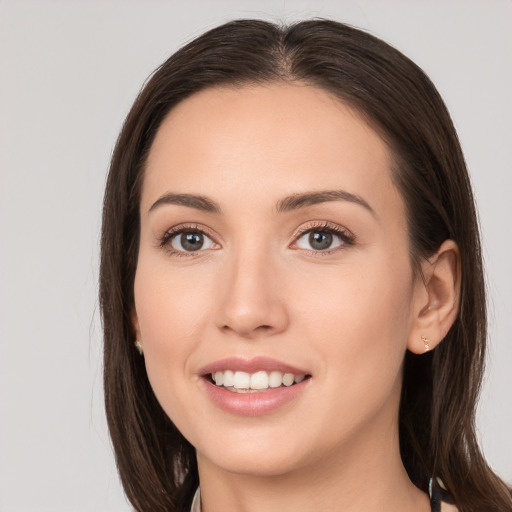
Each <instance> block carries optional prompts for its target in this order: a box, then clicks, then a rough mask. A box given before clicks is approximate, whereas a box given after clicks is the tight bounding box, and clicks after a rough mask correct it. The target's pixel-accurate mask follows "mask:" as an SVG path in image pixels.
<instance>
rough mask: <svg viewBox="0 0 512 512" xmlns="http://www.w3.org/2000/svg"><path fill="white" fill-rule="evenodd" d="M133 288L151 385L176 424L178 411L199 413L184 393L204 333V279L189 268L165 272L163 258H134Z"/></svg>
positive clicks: (208, 301)
mask: <svg viewBox="0 0 512 512" xmlns="http://www.w3.org/2000/svg"><path fill="white" fill-rule="evenodd" d="M134 293H135V308H136V312H137V320H138V324H139V330H140V336H141V341H142V344H143V348H144V360H145V364H146V371H147V374H148V378H149V381H150V383H151V387H152V388H153V391H154V393H155V395H156V397H157V399H158V401H159V402H160V404H161V405H162V407H163V409H164V410H165V411H166V413H167V414H168V416H169V417H170V418H171V419H172V420H173V422H174V423H175V424H176V425H177V426H178V428H180V422H181V421H182V420H181V418H182V416H183V412H182V411H184V410H188V414H191V413H192V414H193V415H194V414H201V411H194V410H193V405H192V404H190V403H188V398H187V397H188V396H189V394H190V392H191V386H194V385H195V382H194V379H195V378H196V377H195V375H194V374H193V373H192V372H191V371H190V366H191V360H192V358H193V357H194V354H197V352H198V350H199V347H200V346H201V341H202V340H203V338H204V336H203V332H204V326H205V322H206V321H207V318H208V311H207V308H208V305H209V304H210V305H211V290H210V285H209V283H208V282H207V281H205V279H202V278H201V276H198V275H196V276H195V278H194V279H191V276H190V273H187V272H185V273H183V272H171V271H170V266H169V265H166V264H165V261H164V262H163V263H162V262H161V261H155V260H151V258H147V259H144V258H140V259H139V266H138V268H137V273H136V276H135V285H134ZM210 307H211V306H210Z"/></svg>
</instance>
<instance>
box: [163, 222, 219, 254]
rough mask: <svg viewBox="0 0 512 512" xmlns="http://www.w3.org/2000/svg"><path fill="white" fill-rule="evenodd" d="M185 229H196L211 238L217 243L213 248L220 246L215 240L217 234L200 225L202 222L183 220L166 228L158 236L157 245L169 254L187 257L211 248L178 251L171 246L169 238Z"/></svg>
mask: <svg viewBox="0 0 512 512" xmlns="http://www.w3.org/2000/svg"><path fill="white" fill-rule="evenodd" d="M185 231H197V232H199V233H202V234H203V235H205V236H207V237H208V238H210V239H211V240H212V242H213V243H214V244H216V245H218V247H216V248H215V249H214V250H217V249H218V248H220V247H221V244H220V243H219V242H218V241H217V236H216V235H215V234H214V233H213V231H212V230H211V229H210V228H208V227H206V226H204V225H202V224H196V223H193V222H185V223H183V224H178V225H176V226H173V227H171V228H169V229H167V230H166V231H165V233H164V234H163V235H162V236H161V237H159V239H158V245H159V246H160V247H161V248H165V249H166V250H168V251H169V252H170V253H171V254H176V255H180V256H188V257H194V256H199V254H200V253H202V252H206V251H209V250H211V248H210V249H202V250H201V249H199V250H198V251H195V252H193V251H190V252H188V251H180V250H177V249H175V248H173V247H171V243H170V242H171V240H172V239H173V238H174V237H175V236H177V235H179V234H180V233H183V232H185Z"/></svg>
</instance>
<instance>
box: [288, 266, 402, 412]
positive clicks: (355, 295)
mask: <svg viewBox="0 0 512 512" xmlns="http://www.w3.org/2000/svg"><path fill="white" fill-rule="evenodd" d="M373 261H375V260H373ZM377 261H378V260H377ZM405 265H407V262H405ZM404 268H408V267H407V266H402V265H401V263H400V262H393V261H390V262H388V263H386V262H385V260H381V263H380V264H378V265H375V264H372V265H361V266H360V267H359V268H355V267H354V266H348V265H347V266H346V267H338V268H335V269H334V268H333V269H332V273H331V274H332V275H324V276H323V277H322V279H320V276H316V277H317V279H315V276H314V274H312V273H310V274H309V276H308V279H304V280H303V281H302V286H303V287H302V290H299V289H296V290H295V291H294V296H295V297H299V296H300V297H301V300H297V301H295V302H294V304H295V307H296V308H297V309H296V310H295V314H294V316H295V317H296V318H297V319H301V320H297V321H298V322H299V323H300V324H301V325H300V331H301V332H302V334H303V336H304V338H305V339H307V340H309V341H310V343H311V344H312V348H313V349H314V351H315V352H316V354H317V356H318V360H319V365H320V368H321V374H322V375H324V376H325V384H326V385H325V389H328V390H331V391H330V393H332V394H330V400H331V401H332V402H333V403H334V402H336V403H338V405H339V410H351V411H352V412H353V413H355V412H356V411H358V410H359V411H361V414H363V409H365V410H366V411H368V410H369V409H371V407H372V405H371V404H373V406H374V407H377V406H378V403H379V402H380V403H382V402H384V401H385V400H386V399H387V397H388V396H390V395H393V394H396V387H397V383H398V382H399V381H400V379H401V366H402V362H403V358H404V355H405V351H406V344H407V338H408V326H409V317H410V311H411V310H410V303H411V297H412V287H411V277H410V276H409V275H407V272H404V271H403V269H404ZM397 269H398V270H399V271H397ZM391 276H392V277H391Z"/></svg>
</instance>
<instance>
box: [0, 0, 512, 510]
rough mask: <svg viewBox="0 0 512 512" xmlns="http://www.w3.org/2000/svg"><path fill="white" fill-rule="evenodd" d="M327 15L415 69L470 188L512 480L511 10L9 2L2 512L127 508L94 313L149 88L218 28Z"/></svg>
mask: <svg viewBox="0 0 512 512" xmlns="http://www.w3.org/2000/svg"><path fill="white" fill-rule="evenodd" d="M317 16H320V17H332V18H335V19H337V20H340V21H345V22H348V23H351V24H353V25H356V26H359V27H362V28H365V29H367V30H369V31H371V32H372V33H374V34H376V35H378V36H380V37H382V38H383V39H385V40H387V41H388V42H390V43H392V44H393V45H395V46H396V47H397V48H399V49H400V50H402V51H403V52H405V53H406V54H407V55H408V56H410V57H411V58H412V59H413V60H415V61H416V62H417V63H418V64H419V65H420V66H421V67H422V68H423V69H424V70H425V71H426V72H427V73H428V74H429V75H430V77H431V78H432V79H433V81H434V83H436V85H437V86H438V88H439V90H440V92H441V94H442V95H443V97H444V98H445V100H446V102H447V104H448V107H449V109H450V111H451V114H452V116H453V119H454V121H455V125H456V126H457V129H458V132H459V135H460V139H461V142H462V145H463V148H464V151H465V155H466V158H467V162H468V165H469V169H470V172H471V175H472V179H473V182H474V187H475V192H476V197H477V201H478V206H479V209H480V219H481V225H482V232H483V240H484V250H485V260H486V268H487V274H488V288H489V305H490V311H491V315H490V339H491V345H490V351H489V359H488V366H487V376H486V381H485V386H484V388H483V393H482V400H481V403H480V407H479V414H478V429H479V432H480V438H481V441H482V446H483V449H484V452H485V454H486V456H487V457H488V460H489V462H490V464H491V465H492V466H493V467H494V468H495V469H496V470H497V471H498V473H500V474H501V475H502V476H503V477H504V478H505V479H506V480H507V481H509V482H512V442H511V436H510V433H511V432H512V399H511V397H512V375H511V372H512V344H511V332H512V286H511V285H512V229H511V228H512V200H511V199H512V172H511V163H512V137H511V136H512V100H511V91H512V69H511V62H512V3H511V2H510V1H506V0H504V1H498V0H481V1H471V0H459V1H453V0H452V1H451V0H443V1H431V0H430V1H418V0H408V1H405V0H403V1H391V0H373V1H371V0H360V1H355V0H354V1H348V0H347V1H343V0H338V1H334V0H333V1H327V0H324V1H314V0H310V1H307V0H304V1H291V0H290V1H285V0H272V1H251V0H224V1H221V0H217V1H215V0H210V1H208V0H204V1H199V0H195V1H194V0H189V1H164V0H160V1H148V0H145V1H113V0H111V1H85V0H84V1H72V0H67V1H44V0H39V1H33V2H28V1H23V0H21V1H20V0H16V1H5V0H4V1H2V0H0V343H1V347H0V512H27V511H30V512H42V511H52V512H60V511H76V512H81V511H87V512H89V511H107V510H109V511H127V510H130V507H129V505H128V504H127V502H126V500H125V498H124V496H123V493H122V490H121V487H120V484H119V480H118V477H117V473H116V469H115V464H114V461H113V456H112V450H111V445H110V440H109V437H108V432H107V429H106V424H105V418H104V412H103V402H102V400H103V398H102V385H101V378H102V377H101V371H102V363H101V325H100V321H99V314H98V305H97V288H98V286H97V280H98V240H99V230H100V211H101V203H102V194H103V186H104V182H105V176H106V171H107V168H108V163H109V158H110V155H111V152H112V148H113V145H114V143H115V139H116V137H117V134H118V132H119V129H120V127H121V123H122V121H123V119H124V116H125V115H126V114H127V111H128V109H129V107H130V105H131V103H132V101H133V100H134V98H135V95H136V94H137V92H138V90H139V88H140V87H141V85H142V84H143V82H144V81H145V79H146V78H147V77H148V75H149V74H150V73H151V72H152V71H153V70H154V69H155V68H156V67H157V66H158V65H159V64H160V63H161V62H162V61H163V60H164V59H165V58H166V57H167V56H169V55H170V54H171V53H172V52H173V51H174V50H176V49H177V48H178V47H179V46H181V45H182V44H184V43H185V42H187V41H189V40H190V39H191V38H193V37H195V36H197V35H199V34H200V33H202V32H204V31H205V30H206V29H208V28H211V27H213V26H215V25H217V24H219V23H221V22H224V21H227V20H229V19H233V18H240V17H253V18H254V17H256V18H265V19H271V20H274V21H283V22H290V21H294V20H297V19H302V18H308V17H317Z"/></svg>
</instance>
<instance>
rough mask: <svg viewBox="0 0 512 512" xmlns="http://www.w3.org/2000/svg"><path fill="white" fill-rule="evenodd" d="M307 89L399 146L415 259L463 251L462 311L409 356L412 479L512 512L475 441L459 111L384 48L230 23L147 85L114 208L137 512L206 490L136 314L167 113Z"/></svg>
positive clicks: (184, 502)
mask: <svg viewBox="0 0 512 512" xmlns="http://www.w3.org/2000/svg"><path fill="white" fill-rule="evenodd" d="M275 81H281V82H283V81H284V82H289V83H290V82H300V83H305V84H310V85H313V86H316V87H319V88H322V89H324V90H326V91H329V92H330V93H332V94H333V95H335V96H336V97H338V98H339V99H340V100H341V101H343V102H345V103H347V104H349V105H351V106H352V107H354V108H355V109H356V110H357V111H359V112H360V113H361V115H363V116H364V117H365V119H366V120H367V121H368V122H369V123H370V124H371V125H372V126H373V127H374V128H375V129H376V130H377V131H378V133H379V134H380V135H381V136H382V137H383V139H384V140H385V141H386V142H387V144H388V145H389V147H390V148H391V151H392V154H393V156H394V169H393V177H394V180H395V183H396V185H397V187H398V188H399V190H400V192H401V194H402V196H403V198H404V200H405V204H406V209H407V216H408V224H409V238H410V253H411V261H412V263H413V266H414V267H415V268H418V263H419V261H420V260H421V258H425V257H428V256H429V255H431V254H433V253H434V252H435V251H436V250H437V249H438V248H439V246H440V245H441V243H442V242H443V241H444V240H446V239H452V240H454V241H455V242H456V243H457V244H458V246H459V248H460V253H461V267H462V289H461V298H460V311H459V314H458V317H457V319H456V321H455V323H454V325H453V326H452V328H451V330H450V332H449V333H448V335H447V336H446V338H445V340H444V341H443V342H442V343H441V344H440V345H439V346H438V347H437V348H436V349H435V350H433V351H432V352H431V353H429V354H427V355H422V356H414V355H413V354H410V353H407V354H406V357H405V364H404V380H403V389H402V400H401V405H400V416H399V422H400V423H399V427H400V449H401V455H402V459H403V462H404V465H405V467H406V469H407V471H408V474H409V477H410V478H411V480H412V481H413V482H414V483H415V484H416V485H417V486H418V487H420V488H421V489H423V490H424V491H427V489H428V481H429V479H430V477H431V476H432V475H435V476H438V477H440V478H442V480H443V481H444V484H445V486H446V487H447V488H448V489H449V491H450V492H451V493H452V495H453V497H454V499H455V502H456V504H457V506H458V507H459V510H460V511H461V512H480V511H481V512H483V511H485V512H490V511H499V512H505V511H510V510H512V499H511V494H510V491H509V490H508V489H507V487H506V486H505V484H504V483H503V482H502V481H501V480H500V479H499V478H498V477H497V476H496V475H495V474H494V473H493V472H492V470H491V469H490V468H489V466H488V465H487V463H486V462H485V460H484V458H483V456H482V454H481V452H480V450H479V447H478V444H477V440H476V436H475V423H474V421H475V406H476V402H477V398H478V393H479V388H480V384H481V380H482V374H483V369H484V356H485V344H486V303H485V286H484V277H483V270H482V257H481V250H480V240H479V230H478V224H477V218H476V213H475V206H474V201H473V195H472V191H471V185H470V181H469V177H468V173H467V170H466V165H465V162H464V158H463V155H462V151H461V148H460V144H459V141H458V138H457V135H456V132H455V129H454V127H453V124H452V121H451V119H450V116H449V114H448V111H447V109H446V107H445V105H444V103H443V101H442V99H441V98H440V96H439V94H438V92H437V90H436V89H435V87H434V85H433V84H432V83H431V81H430V80H429V78H428V77H427V76H426V75H425V73H424V72H423V71H422V70H421V69H420V68H419V67H418V66H416V65H415V64H414V63H413V62H412V61H411V60H409V59H408V58H407V57H405V56H404V55H403V54H402V53H400V52H399V51H397V50H396V49H394V48H393V47H391V46H389V45H388V44H386V43H385V42H383V41H381V40H380V39H378V38H376V37H374V36H372V35H370V34H368V33H366V32H363V31H361V30H358V29H355V28H353V27H350V26H347V25H344V24H341V23H337V22H334V21H328V20H311V21H304V22H300V23H297V24H294V25H291V26H288V27H279V26H277V25H275V24H272V23H268V22H264V21H258V20H240V21H234V22H230V23H227V24H225V25H222V26H220V27H218V28H215V29H213V30H210V31H209V32H207V33H205V34H204V35H202V36H200V37H198V38H197V39H195V40H194V41H192V42H191V43H189V44H187V45H186V46H185V47H183V48H182V49H180V50H179V51H178V52H177V53H175V54H174V55H173V56H171V57H170V58H169V59H168V60H167V61H166V62H165V63H164V64H163V65H162V66H161V67H160V68H158V69H157V70H156V72H155V73H154V74H153V76H152V77H151V79H150V80H149V81H148V82H147V84H146V85H145V87H144V88H143V90H142V91H141V93H140V94H139V96H138V98H137V100H136V101H135V103H134V105H133V107H132V109H131V111H130V113H129V114H128V116H127V118H126V121H125V123H124V126H123V129H122V131H121V134H120V136H119V139H118V141H117V145H116V148H115V150H114V154H113V157H112V163H111V167H110V173H109V176H108V181H107V187H106V192H105V199H104V210H103V229H102V238H101V270H100V302H101V312H102V319H103V327H104V339H105V348H104V387H105V404H106V411H107V419H108V425H109V428H110V434H111V437H112V441H113V445H114V450H115V455H116V461H117V465H118V469H119V473H120V476H121V480H122V483H123V486H124V489H125V492H126V494H127V496H128V498H129V500H130V501H131V503H132V504H133V506H134V507H135V509H136V510H139V511H142V510H144V511H152V512H157V511H162V512H163V511H166V512H168V511H170V510H175V511H181V510H186V508H187V507H188V506H189V504H190V501H191V497H192V494H193V492H194V489H195V487H196V486H197V485H198V473H197V463H196V459H195V452H194V448H193V447H192V446H191V445H190V444H189V443H188V442H187V441H186V440H185V438H184V437H183V436H182V435H181V433H180V432H179V431H178V430H177V429H176V428H175V427H174V425H173V424H172V422H171V420H170V419H169V418H168V417H167V416H166V414H165V413H164V411H163V410H162V408H161V407H160V405H159V404H158V402H157V400H156V398H155V396H154V394H153V391H152V390H151V387H150V385H149V382H148V378H147V375H146V370H145V367H144V363H143V360H142V359H141V358H140V356H139V355H138V354H137V352H136V350H135V348H134V345H133V342H134V333H133V330H132V326H131V320H130V318H131V313H132V311H133V307H134V300H133V283H134V275H135V269H136V265H137V252H138V243H139V242H138V240H139V200H140V191H141V182H142V180H143V175H144V165H145V161H146V158H147V155H148V152H149V150H150V148H151V144H152V141H153V139H154V137H155V134H156V132H157V130H158V128H159V126H160V124H161V122H162V120H163V119H164V117H165V116H166V115H167V114H168V113H169V111H170V110H171V109H172V108H173V107H174V106H175V105H176V104H178V103H179V102H180V101H182V100H183V99H184V98H186V97H188V96H190V95H191V94H194V93H196V92H198V91H200V90H202V89H205V88H211V87H216V86H221V85H229V86H233V87H238V86H242V85H244V84H258V83H269V82H275Z"/></svg>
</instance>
